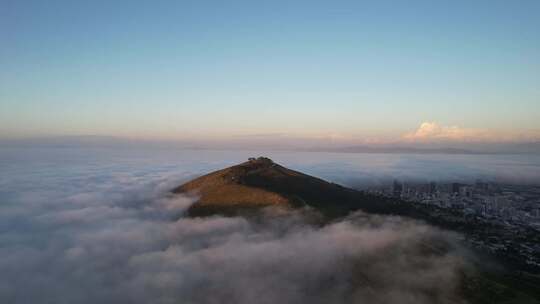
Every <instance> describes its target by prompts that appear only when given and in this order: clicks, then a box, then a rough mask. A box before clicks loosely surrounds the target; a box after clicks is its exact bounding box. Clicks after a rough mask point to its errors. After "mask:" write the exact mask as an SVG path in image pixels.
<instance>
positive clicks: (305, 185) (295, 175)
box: [173, 157, 387, 216]
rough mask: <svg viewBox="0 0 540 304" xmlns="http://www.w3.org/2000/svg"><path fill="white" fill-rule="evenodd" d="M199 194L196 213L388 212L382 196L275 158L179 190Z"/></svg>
mask: <svg viewBox="0 0 540 304" xmlns="http://www.w3.org/2000/svg"><path fill="white" fill-rule="evenodd" d="M173 192H174V193H184V194H188V195H192V196H194V197H196V198H197V201H196V203H195V204H193V205H192V206H191V207H190V209H189V210H188V213H189V214H190V215H195V216H203V215H212V214H236V213H238V212H239V211H244V210H253V209H258V208H261V207H267V206H279V207H282V208H295V207H299V206H309V207H312V208H315V209H317V210H319V211H321V212H322V213H323V214H326V215H330V216H335V215H344V214H346V213H347V212H349V211H351V210H356V209H364V210H366V211H375V212H379V211H384V208H385V206H386V205H387V202H383V201H381V198H378V197H374V196H371V195H368V194H365V193H363V192H361V191H357V190H353V189H349V188H346V187H343V186H340V185H337V184H334V183H330V182H327V181H324V180H322V179H320V178H317V177H314V176H310V175H307V174H304V173H301V172H298V171H294V170H291V169H288V168H286V167H283V166H281V165H279V164H277V163H275V162H273V161H272V160H271V159H270V158H267V157H258V158H249V159H248V161H246V162H244V163H241V164H238V165H235V166H232V167H229V168H225V169H222V170H218V171H215V172H211V173H209V174H206V175H203V176H201V177H199V178H196V179H194V180H192V181H189V182H187V183H185V184H183V185H180V186H178V187H177V188H175V189H174V190H173Z"/></svg>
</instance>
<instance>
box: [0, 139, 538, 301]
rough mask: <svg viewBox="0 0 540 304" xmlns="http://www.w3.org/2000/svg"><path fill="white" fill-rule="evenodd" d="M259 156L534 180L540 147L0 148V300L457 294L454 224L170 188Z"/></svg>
mask: <svg viewBox="0 0 540 304" xmlns="http://www.w3.org/2000/svg"><path fill="white" fill-rule="evenodd" d="M259 155H266V156H269V157H271V158H272V159H274V161H276V162H279V163H281V164H283V165H285V166H287V167H290V168H293V169H296V170H300V171H303V172H306V173H309V174H313V175H316V176H319V177H322V178H326V179H330V180H332V181H336V182H341V183H344V184H347V185H357V186H367V185H373V184H377V183H380V182H384V181H386V180H389V179H392V178H393V177H397V178H401V179H409V178H410V179H421V180H422V179H433V180H438V181H442V180H474V179H476V178H484V179H496V180H504V181H512V182H524V181H526V182H536V181H538V180H539V175H540V170H539V169H540V168H539V164H540V158H538V157H532V156H530V155H529V156H502V155H497V156H494V155H489V156H482V155H466V156H460V155H450V156H445V155H405V156H403V155H390V154H385V155H373V154H330V153H285V152H272V153H261V152H246V151H234V152H231V151H180V150H179V151H163V150H147V151H133V150H129V149H116V150H107V149H94V150H83V149H67V148H66V149H9V148H3V149H0V168H1V170H0V273H1V274H2V275H1V276H0V302H1V303H43V302H44V303H355V302H365V303H436V302H439V303H446V302H459V301H460V297H459V294H458V293H457V292H456V289H457V287H458V284H459V273H460V271H461V270H462V269H463V267H465V265H466V261H465V258H464V255H463V253H462V249H461V248H460V246H459V245H458V242H457V241H456V238H457V237H458V236H456V235H454V234H452V233H448V232H444V231H440V230H438V229H435V228H433V227H429V226H427V225H425V224H422V223H418V222H415V221H412V220H405V219H401V218H396V217H382V216H367V215H363V214H361V213H358V214H354V215H351V216H350V217H349V218H346V219H343V220H341V221H338V222H335V223H333V224H331V225H327V226H325V227H315V226H311V225H309V224H307V222H308V221H307V220H306V219H308V218H310V216H311V215H310V214H309V212H304V211H299V212H297V213H294V214H292V215H288V216H285V215H283V214H280V213H276V212H275V211H272V210H268V211H267V213H266V216H265V217H264V219H263V220H262V221H258V222H256V223H254V222H250V221H247V220H246V219H242V218H223V217H211V218H205V219H188V218H183V217H181V214H182V212H183V210H185V208H186V207H187V206H189V204H191V203H192V202H191V201H190V200H189V199H187V198H184V197H181V196H177V197H170V196H169V195H168V191H169V190H170V189H171V188H172V187H174V186H176V185H178V184H180V183H181V182H183V181H186V180H187V179H189V178H191V177H193V176H196V175H199V174H202V173H206V172H209V171H211V170H215V169H219V168H222V167H224V166H228V165H233V164H235V163H238V162H241V161H244V160H246V159H247V157H249V156H259Z"/></svg>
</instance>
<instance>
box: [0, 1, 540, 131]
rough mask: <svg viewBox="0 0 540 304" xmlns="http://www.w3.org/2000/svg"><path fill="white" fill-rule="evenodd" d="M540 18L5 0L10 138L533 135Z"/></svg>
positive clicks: (399, 4) (492, 12) (529, 4)
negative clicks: (434, 133) (433, 126)
mask: <svg viewBox="0 0 540 304" xmlns="http://www.w3.org/2000/svg"><path fill="white" fill-rule="evenodd" d="M539 13H540V2H538V1H324V2H323V1H265V2H262V1H260V2H259V1H145V2H142V1H141V2H137V1H5V0H4V1H1V2H0V65H1V67H2V68H1V69H0V137H28V136H44V135H88V134H92V135H114V136H130V137H145V138H179V139H180V138H187V137H208V138H215V137H223V138H226V137H227V136H238V135H250V134H280V135H291V136H298V137H317V136H331V137H332V136H333V137H336V138H350V139H358V140H364V139H366V138H368V139H370V140H377V139H387V138H399V137H400V136H403V135H404V134H413V133H414V132H415V130H416V129H417V128H418V127H419V126H420V124H421V123H424V122H429V123H433V124H436V125H437V128H436V130H438V131H437V132H439V133H437V134H442V135H440V136H442V137H444V136H446V135H445V134H454V135H455V134H457V135H456V136H455V138H459V137H460V136H461V135H462V134H465V135H466V136H469V137H471V138H472V137H481V138H489V139H490V140H493V139H495V138H497V137H498V134H501V136H500V137H501V138H509V137H516V138H517V137H519V136H523V134H526V135H527V134H531V132H532V134H537V133H538V130H540V30H539V29H540V18H538V15H539ZM430 130H432V129H430ZM452 130H453V131H452ZM419 131H422V130H419ZM430 132H431V131H430ZM449 132H450V133H449ZM535 132H536V133H535ZM424 133H425V132H424ZM424 133H422V132H420V133H418V131H416V133H414V134H424ZM454 135H452V136H454ZM437 136H439V135H437ZM527 136H529V135H527ZM532 136H534V135H532ZM525 137H526V136H525ZM409 138H410V137H409ZM527 138H530V136H529V137H527Z"/></svg>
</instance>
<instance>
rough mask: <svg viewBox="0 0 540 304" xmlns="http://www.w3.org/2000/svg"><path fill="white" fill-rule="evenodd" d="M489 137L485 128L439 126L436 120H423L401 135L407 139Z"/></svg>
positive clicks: (476, 138)
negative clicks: (416, 126) (412, 130)
mask: <svg viewBox="0 0 540 304" xmlns="http://www.w3.org/2000/svg"><path fill="white" fill-rule="evenodd" d="M491 137H492V136H491V134H490V132H488V131H486V130H482V129H466V128H462V127H458V126H441V125H439V124H438V123H436V122H423V123H422V124H421V125H420V127H418V129H416V131H414V132H410V133H406V134H405V135H404V136H403V138H404V139H408V140H478V139H488V138H491Z"/></svg>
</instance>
